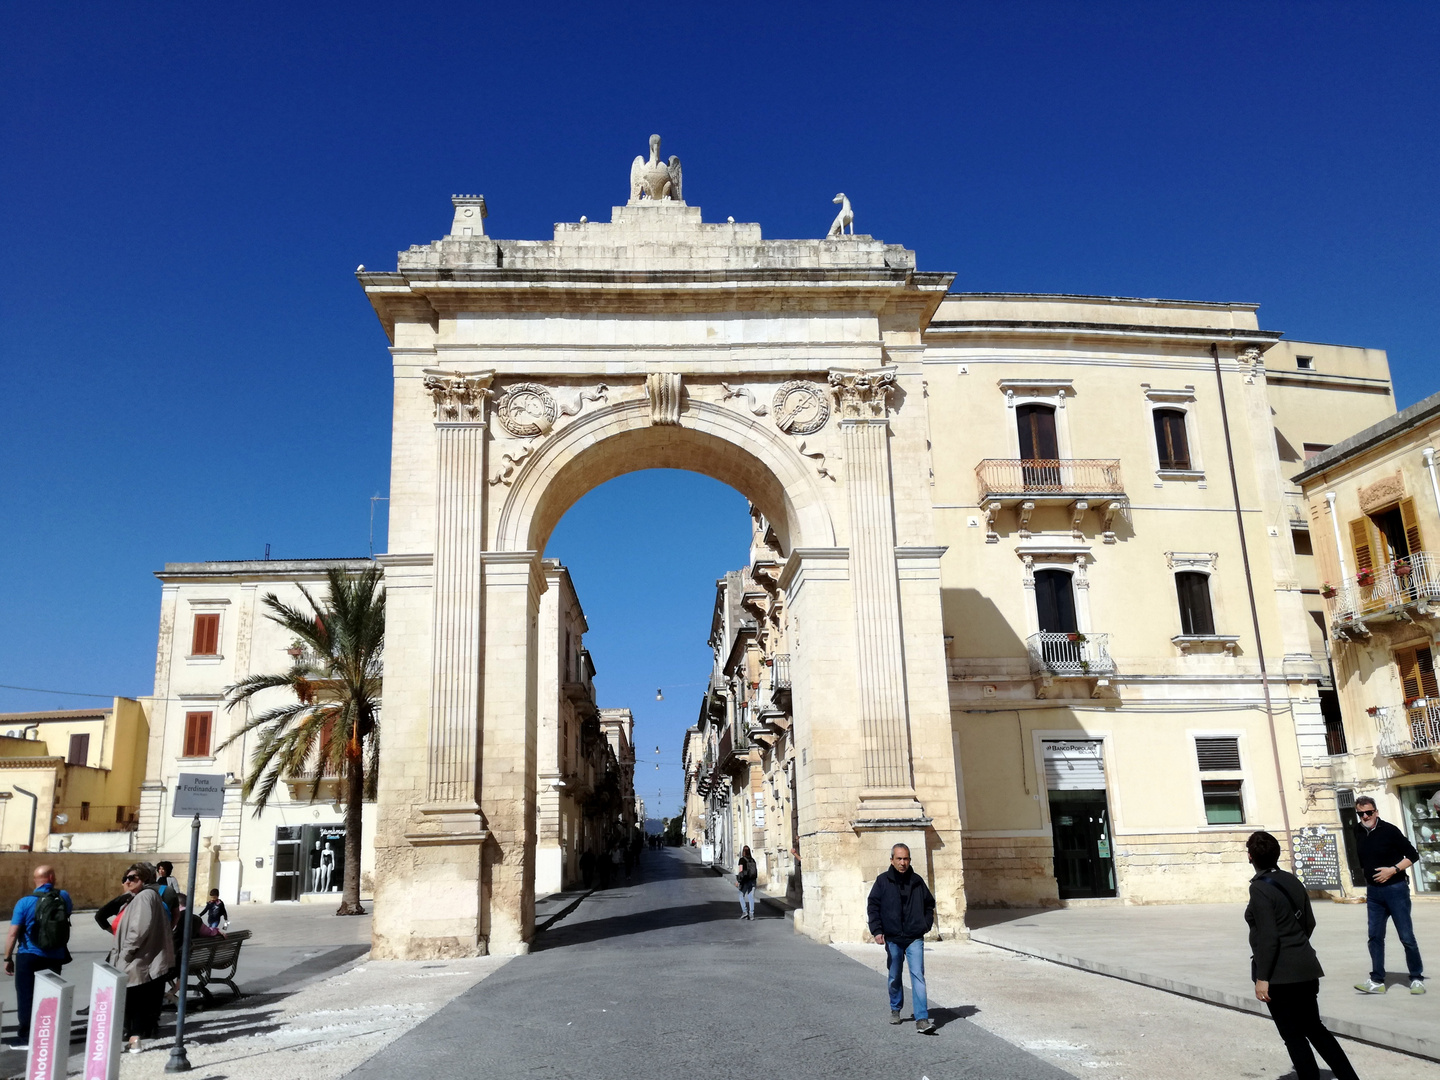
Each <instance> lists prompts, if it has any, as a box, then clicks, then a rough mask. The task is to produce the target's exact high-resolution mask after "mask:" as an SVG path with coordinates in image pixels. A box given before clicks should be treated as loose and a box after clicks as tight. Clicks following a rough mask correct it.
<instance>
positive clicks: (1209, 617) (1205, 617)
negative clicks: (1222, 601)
mask: <svg viewBox="0 0 1440 1080" xmlns="http://www.w3.org/2000/svg"><path fill="white" fill-rule="evenodd" d="M1175 592H1176V594H1177V596H1178V597H1179V600H1180V632H1181V633H1182V634H1185V635H1187V636H1192V637H1213V636H1214V634H1215V615H1214V612H1213V611H1212V610H1211V608H1210V575H1209V574H1202V573H1199V572H1197V571H1194V570H1182V571H1180V572H1179V573H1177V574H1176V575H1175Z"/></svg>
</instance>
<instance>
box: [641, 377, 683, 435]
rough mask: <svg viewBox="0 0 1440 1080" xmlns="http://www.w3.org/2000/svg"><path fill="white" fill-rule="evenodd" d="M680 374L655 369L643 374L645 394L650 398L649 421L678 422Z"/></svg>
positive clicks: (660, 422)
mask: <svg viewBox="0 0 1440 1080" xmlns="http://www.w3.org/2000/svg"><path fill="white" fill-rule="evenodd" d="M680 394H681V385H680V375H679V373H678V372H673V371H657V372H653V373H651V374H649V375H646V376H645V396H646V397H647V398H649V399H650V423H652V424H678V423H680Z"/></svg>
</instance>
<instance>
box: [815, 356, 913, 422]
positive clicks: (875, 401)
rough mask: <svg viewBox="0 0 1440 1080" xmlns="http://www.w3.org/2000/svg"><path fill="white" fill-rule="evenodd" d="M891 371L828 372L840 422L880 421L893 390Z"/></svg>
mask: <svg viewBox="0 0 1440 1080" xmlns="http://www.w3.org/2000/svg"><path fill="white" fill-rule="evenodd" d="M896 374H897V372H896V370H895V369H894V368H877V369H876V370H874V371H832V372H830V386H831V389H832V390H833V391H834V394H835V400H836V401H837V402H838V403H839V405H840V419H841V420H883V419H885V417H886V414H887V413H888V411H889V407H890V394H891V393H892V392H893V391H894V390H895V376H896Z"/></svg>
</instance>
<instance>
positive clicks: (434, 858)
mask: <svg viewBox="0 0 1440 1080" xmlns="http://www.w3.org/2000/svg"><path fill="white" fill-rule="evenodd" d="M656 144H658V140H654V142H653V143H652V153H651V157H650V160H649V161H648V162H647V161H646V160H645V159H644V158H637V159H636V163H635V166H634V167H633V168H632V176H631V197H630V199H629V201H628V202H627V203H626V204H625V205H623V206H618V207H615V208H614V210H613V213H612V217H611V220H610V221H609V222H603V223H602V222H587V221H586V220H584V219H583V218H582V219H581V220H580V221H579V222H576V223H561V224H558V225H556V226H555V236H554V239H553V240H547V241H508V240H496V239H493V238H491V237H490V236H488V235H486V232H485V228H484V218H485V204H484V200H483V198H481V197H479V196H456V197H455V198H454V199H453V202H454V221H453V224H452V226H451V229H450V232H449V234H448V235H446V236H445V237H444V238H442V239H441V240H438V241H436V242H434V243H431V244H427V245H420V246H416V247H412V248H411V249H410V250H408V251H405V252H402V253H401V254H400V257H399V265H398V268H397V270H396V271H395V272H393V273H374V272H366V271H364V270H363V268H362V270H361V272H360V273H359V278H360V281H361V283H362V284H363V286H364V288H365V290H366V294H367V295H368V296H369V298H370V300H371V302H372V304H373V305H374V307H375V310H376V312H377V313H378V315H379V317H380V320H381V322H382V324H383V325H384V327H385V331H386V333H387V335H388V336H389V338H390V341H391V344H392V348H391V353H392V355H393V362H394V378H395V401H394V432H393V462H392V480H391V485H392V486H391V502H390V508H391V509H390V553H389V554H388V555H385V556H383V557H382V561H383V562H384V564H385V574H386V581H387V588H388V592H389V605H390V616H389V618H390V631H389V635H388V637H389V647H388V650H387V656H386V671H385V745H384V750H383V767H382V769H381V773H380V796H379V803H380V806H379V809H380V814H379V826H378V830H377V835H376V839H375V846H376V867H375V868H376V875H375V890H376V902H377V903H376V923H375V942H374V945H375V951H376V955H379V956H387V957H407V958H421V957H433V956H459V955H472V954H476V953H481V952H486V951H490V952H514V951H523V950H524V949H525V948H526V947H527V945H528V942H529V939H530V937H531V934H532V931H533V924H534V896H533V893H534V874H535V869H534V861H535V844H536V835H535V800H536V794H535V778H536V752H537V747H536V707H537V700H536V656H537V649H538V645H537V632H536V623H537V610H538V603H539V597H540V594H541V592H542V591H543V589H544V588H545V578H544V574H543V572H542V569H541V560H540V556H541V553H542V552H543V551H544V547H545V543H546V540H547V538H548V537H549V534H550V532H551V530H552V529H553V527H554V526H555V524H556V522H557V521H558V520H559V519H560V517H561V515H562V514H563V513H564V512H565V511H566V510H567V509H568V508H569V507H570V506H571V505H572V504H573V503H574V502H575V501H576V500H577V499H579V498H580V497H581V496H582V495H584V494H585V493H586V492H587V491H589V490H591V489H592V488H594V487H596V486H597V485H599V484H601V483H604V482H605V481H606V480H609V479H611V478H613V477H616V476H619V475H621V474H623V473H626V472H631V471H635V470H639V469H647V468H678V469H689V470H692V471H696V472H701V473H705V474H706V475H709V476H711V477H714V478H716V479H718V480H721V481H723V482H725V483H727V484H730V485H731V486H733V487H735V488H736V489H738V490H739V491H740V492H741V493H743V494H744V495H745V496H747V497H748V498H749V499H750V500H751V502H752V503H753V504H754V505H755V506H756V508H757V509H758V510H759V511H760V512H761V513H763V514H764V515H765V517H766V518H767V519H768V520H769V522H770V523H771V524H772V525H773V526H774V531H775V534H776V536H777V538H778V541H779V546H780V549H781V550H780V552H779V559H780V560H781V561H782V562H783V571H782V573H781V575H780V580H779V587H780V588H782V589H783V590H784V592H785V596H786V602H787V605H788V609H789V612H790V619H791V625H792V627H793V628H794V638H793V642H792V668H793V670H792V681H793V687H794V697H793V700H794V722H795V736H796V745H797V746H798V748H799V751H800V765H799V772H798V776H797V796H798V800H799V815H800V834H801V839H800V846H801V855H802V857H803V859H804V864H805V897H804V911H803V914H802V915H801V917H800V918H799V920H798V925H799V926H800V927H801V928H802V929H803V930H804V931H805V932H806V933H809V934H812V935H814V936H816V937H820V938H822V939H825V938H834V939H836V940H855V939H858V938H859V937H860V936H861V935H862V934H863V932H864V921H863V920H864V900H865V895H866V891H867V889H868V881H869V879H870V878H872V877H873V876H874V874H876V873H877V872H878V871H879V870H880V869H881V868H883V866H884V864H885V859H886V855H887V853H888V848H889V845H890V844H892V843H894V842H897V841H904V842H907V843H909V844H910V845H911V848H912V850H913V851H914V854H915V858H916V865H917V867H919V868H921V869H923V870H924V871H925V872H926V874H927V877H929V879H930V880H931V882H932V885H933V886H934V891H935V893H936V896H937V898H938V901H939V904H940V909H939V915H940V920H941V924H942V926H951V927H955V926H958V924H959V920H960V918H961V914H962V909H963V904H964V900H963V889H962V882H961V861H960V831H959V830H960V822H959V812H958V807H957V798H956V771H955V760H954V752H953V749H952V741H951V725H950V711H949V704H948V698H947V687H946V675H945V657H944V644H943V631H942V627H941V608H940V579H939V562H940V555H941V549H939V548H938V547H936V546H935V540H934V529H933V525H932V521H931V513H932V511H931V499H930V495H929V472H928V457H927V435H928V431H927V414H926V400H925V390H924V383H923V382H922V378H921V368H920V358H921V331H922V329H923V328H924V327H925V325H926V323H927V322H928V320H929V319H930V317H931V315H932V314H933V313H934V311H935V309H936V307H937V306H938V304H939V303H940V301H941V298H942V297H943V296H944V294H945V292H946V290H947V288H948V286H949V284H950V279H951V276H950V275H948V274H933V273H920V272H918V271H917V270H916V269H915V257H914V253H913V252H911V251H907V250H905V249H904V248H901V247H898V246H894V245H886V244H883V243H880V242H879V241H877V240H874V239H873V238H871V237H869V236H864V235H832V236H829V237H827V238H825V239H818V240H764V239H762V237H761V233H760V227H759V226H758V225H754V224H740V223H736V222H733V221H729V222H725V223H706V222H704V221H702V219H701V213H700V209H699V208H698V207H694V206H689V205H687V204H686V203H685V202H683V201H682V200H681V197H680V196H681V191H682V188H681V182H680V179H681V178H680V171H679V162H678V161H677V160H675V159H673V158H672V159H671V161H670V163H669V164H668V165H667V164H666V163H665V162H663V161H661V160H660V159H659V158H658V145H656ZM662 171H663V172H664V173H665V175H664V176H661V175H660V173H661V172H662ZM617 179H618V178H617ZM665 510H666V508H665V507H664V506H643V507H638V506H637V507H636V508H635V515H634V527H635V528H636V529H637V530H639V529H643V528H644V527H645V521H646V519H647V518H648V517H650V516H653V515H656V514H663V513H665ZM631 572H632V573H634V574H635V575H636V587H637V588H642V589H643V588H644V587H645V582H644V570H643V567H633V568H631Z"/></svg>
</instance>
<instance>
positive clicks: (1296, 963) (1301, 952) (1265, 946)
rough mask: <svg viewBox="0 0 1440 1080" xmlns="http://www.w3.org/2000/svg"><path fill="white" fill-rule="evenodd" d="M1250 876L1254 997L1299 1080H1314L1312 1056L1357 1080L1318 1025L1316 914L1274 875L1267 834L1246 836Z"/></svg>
mask: <svg viewBox="0 0 1440 1080" xmlns="http://www.w3.org/2000/svg"><path fill="white" fill-rule="evenodd" d="M1245 849H1246V851H1247V853H1248V854H1249V856H1250V865H1251V866H1253V867H1254V868H1255V876H1254V877H1253V878H1251V879H1250V904H1249V906H1247V907H1246V908H1245V921H1246V922H1247V923H1249V924H1250V978H1251V979H1253V980H1254V981H1255V997H1256V998H1257V999H1259V1000H1260V1001H1263V1002H1265V1005H1266V1007H1267V1008H1268V1009H1269V1010H1270V1016H1271V1017H1272V1018H1273V1019H1274V1021H1275V1027H1276V1029H1277V1030H1278V1031H1279V1032H1280V1038H1282V1039H1283V1040H1284V1041H1285V1049H1286V1050H1287V1051H1289V1053H1290V1061H1291V1063H1292V1064H1293V1065H1294V1066H1295V1076H1296V1077H1297V1078H1298V1080H1318V1078H1319V1076H1320V1068H1319V1066H1318V1065H1316V1064H1315V1051H1316V1050H1318V1051H1320V1056H1321V1057H1323V1058H1324V1059H1325V1064H1327V1065H1329V1066H1330V1068H1331V1070H1333V1072H1334V1075H1335V1077H1336V1080H1357V1078H1356V1076H1355V1069H1354V1068H1353V1067H1352V1066H1351V1064H1350V1059H1349V1058H1347V1057H1346V1056H1345V1051H1344V1050H1343V1049H1341V1047H1340V1044H1339V1043H1338V1042H1336V1041H1335V1036H1334V1035H1332V1034H1330V1032H1329V1031H1327V1030H1326V1028H1325V1025H1324V1023H1322V1022H1321V1020H1320V1006H1319V993H1320V980H1321V979H1322V978H1323V977H1324V975H1325V972H1324V970H1323V969H1322V968H1321V967H1320V958H1319V957H1317V956H1316V955H1315V950H1314V949H1313V948H1311V947H1310V935H1311V933H1312V932H1313V931H1314V930H1315V913H1314V912H1313V911H1312V910H1311V909H1310V897H1309V896H1307V895H1306V893H1305V886H1304V885H1303V884H1301V882H1300V879H1299V878H1297V877H1296V876H1295V875H1294V874H1290V873H1287V872H1286V871H1284V870H1281V869H1279V861H1280V841H1278V840H1276V839H1275V837H1273V836H1271V835H1270V834H1269V833H1268V832H1257V833H1251V835H1250V839H1249V840H1247V841H1246V842H1245Z"/></svg>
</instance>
